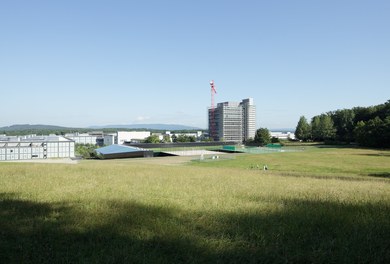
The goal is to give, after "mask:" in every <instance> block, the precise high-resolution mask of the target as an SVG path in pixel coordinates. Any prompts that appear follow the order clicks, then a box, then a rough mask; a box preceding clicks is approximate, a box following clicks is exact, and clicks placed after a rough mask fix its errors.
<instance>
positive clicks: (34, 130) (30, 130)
mask: <svg viewBox="0 0 390 264" xmlns="http://www.w3.org/2000/svg"><path fill="white" fill-rule="evenodd" d="M97 129H99V130H103V131H104V130H111V131H112V130H116V129H124V130H129V129H137V130H139V129H147V130H171V131H175V130H202V129H201V128H197V127H191V126H184V125H170V124H137V125H106V126H90V127H88V128H73V127H63V126H52V125H41V124H39V125H29V124H17V125H12V126H5V127H0V134H2V133H5V134H10V135H11V134H42V133H68V132H76V131H78V132H88V131H91V130H97Z"/></svg>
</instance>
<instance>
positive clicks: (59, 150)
mask: <svg viewBox="0 0 390 264" xmlns="http://www.w3.org/2000/svg"><path fill="white" fill-rule="evenodd" d="M74 152H75V142H74V141H73V140H71V139H68V138H65V137H62V136H23V137H0V161H10V160H30V159H47V158H73V157H74V156H75V154H74Z"/></svg>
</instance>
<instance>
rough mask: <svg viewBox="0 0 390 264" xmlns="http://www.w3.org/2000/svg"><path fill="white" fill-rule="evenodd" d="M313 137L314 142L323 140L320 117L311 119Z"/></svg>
mask: <svg viewBox="0 0 390 264" xmlns="http://www.w3.org/2000/svg"><path fill="white" fill-rule="evenodd" d="M311 135H312V138H313V140H314V141H320V140H322V134H321V121H320V116H314V117H313V118H312V119H311Z"/></svg>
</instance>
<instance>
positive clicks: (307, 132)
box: [295, 116, 311, 141]
mask: <svg viewBox="0 0 390 264" xmlns="http://www.w3.org/2000/svg"><path fill="white" fill-rule="evenodd" d="M295 137H296V138H297V139H300V140H303V141H307V140H309V139H310V138H311V127H310V125H309V123H308V122H307V120H306V118H305V117H304V116H301V118H299V121H298V124H297V127H296V129H295Z"/></svg>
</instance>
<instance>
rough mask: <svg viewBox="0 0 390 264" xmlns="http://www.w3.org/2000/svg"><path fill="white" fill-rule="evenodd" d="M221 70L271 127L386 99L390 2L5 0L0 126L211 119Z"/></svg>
mask: <svg viewBox="0 0 390 264" xmlns="http://www.w3.org/2000/svg"><path fill="white" fill-rule="evenodd" d="M211 79H213V80H214V81H215V83H216V87H217V91H218V94H217V95H216V98H215V101H216V102H223V101H240V100H241V99H243V98H247V97H252V98H254V101H255V104H256V107H257V127H267V128H270V129H272V128H286V127H287V128H290V127H292V128H294V127H295V126H296V124H297V122H298V120H299V117H300V116H301V115H304V116H306V118H308V119H310V118H311V117H313V116H314V115H318V114H321V113H323V112H327V111H330V110H337V109H343V108H351V107H354V106H370V105H376V104H380V103H384V102H386V101H387V100H388V99H390V1H388V0H384V1H376V0H370V1H368V0H366V1H359V0H343V1H340V0H334V1H333V0H323V1H313V0H307V1H299V0H294V1H290V0H285V1H261V0H253V1H246V0H240V1H238V0H236V1H229V0H218V1H213V0H205V1H203V0H196V1H195V0H194V1H184V0H181V1H179V0H178V1H170V0H166V1H147V0H145V1H130V0H128V1H115V0H111V1H109V0H106V1H99V0H90V1H86V0H75V1H70V0H66V1H65V0H64V1H51V0H50V1H49V0H48V1H39V0H34V1H30V0H25V1H21V0H3V1H0V126H8V125H12V124H51V125H63V126H76V127H84V126H90V125H103V124H134V123H166V124H184V125H191V126H197V127H202V128H206V127H207V107H209V106H210V87H209V81H210V80H211Z"/></svg>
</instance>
